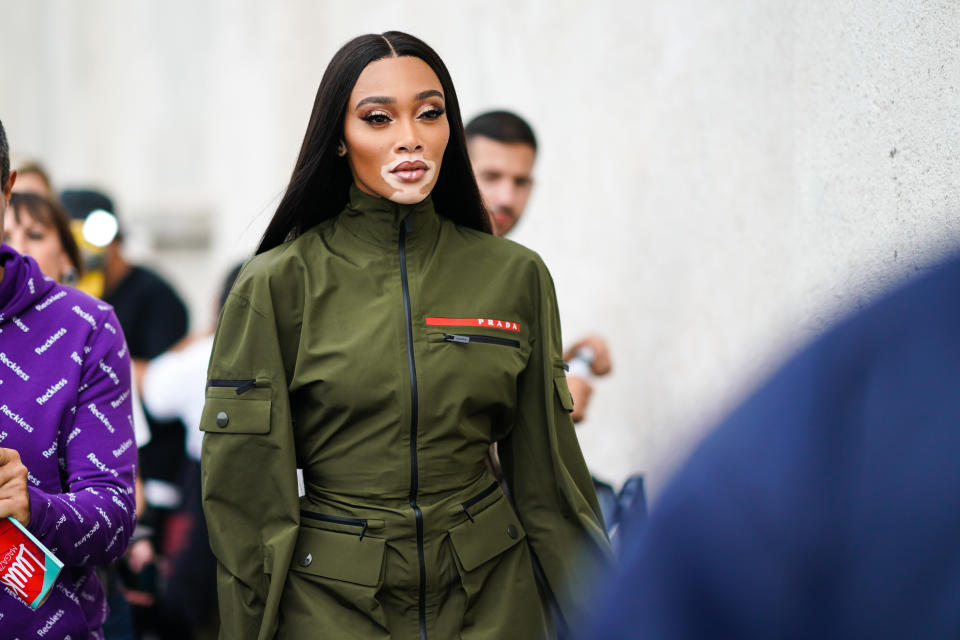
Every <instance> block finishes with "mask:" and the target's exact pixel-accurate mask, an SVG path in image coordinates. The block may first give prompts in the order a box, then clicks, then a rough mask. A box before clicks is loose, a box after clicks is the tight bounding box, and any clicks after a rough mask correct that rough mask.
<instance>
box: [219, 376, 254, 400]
mask: <svg viewBox="0 0 960 640" xmlns="http://www.w3.org/2000/svg"><path fill="white" fill-rule="evenodd" d="M207 386H208V387H236V389H237V395H238V396H239V395H240V394H242V393H246V392H247V391H250V389H253V388H254V387H256V386H257V381H256V379H253V380H211V381H210V382H208V383H207Z"/></svg>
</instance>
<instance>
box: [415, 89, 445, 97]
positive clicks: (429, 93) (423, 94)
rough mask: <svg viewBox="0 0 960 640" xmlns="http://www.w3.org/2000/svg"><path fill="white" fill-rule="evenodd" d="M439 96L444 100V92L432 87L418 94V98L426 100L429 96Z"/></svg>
mask: <svg viewBox="0 0 960 640" xmlns="http://www.w3.org/2000/svg"><path fill="white" fill-rule="evenodd" d="M433 97H437V98H440V99H441V100H443V94H442V93H440V92H439V91H437V90H436V89H430V90H429V91H421V92H420V93H418V94H417V95H416V99H417V100H426V99H427V98H433Z"/></svg>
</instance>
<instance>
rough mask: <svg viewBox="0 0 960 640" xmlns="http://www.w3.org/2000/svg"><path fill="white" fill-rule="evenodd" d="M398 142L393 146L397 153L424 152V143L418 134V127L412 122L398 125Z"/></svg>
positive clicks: (405, 121) (407, 121)
mask: <svg viewBox="0 0 960 640" xmlns="http://www.w3.org/2000/svg"><path fill="white" fill-rule="evenodd" d="M398 124H399V125H400V126H399V128H398V129H397V133H398V137H397V142H396V144H394V146H393V150H394V152H396V153H413V152H415V151H423V141H422V140H421V139H420V136H419V135H418V133H417V127H416V125H415V124H414V123H413V122H412V121H410V120H403V121H402V122H399V123H398Z"/></svg>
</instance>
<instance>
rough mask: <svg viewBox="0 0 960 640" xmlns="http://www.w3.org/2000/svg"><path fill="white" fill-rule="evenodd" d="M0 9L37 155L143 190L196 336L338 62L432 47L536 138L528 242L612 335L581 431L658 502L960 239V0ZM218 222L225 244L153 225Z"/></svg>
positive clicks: (15, 117)
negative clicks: (709, 445) (724, 424)
mask: <svg viewBox="0 0 960 640" xmlns="http://www.w3.org/2000/svg"><path fill="white" fill-rule="evenodd" d="M0 11H2V15H3V16H4V19H3V27H2V33H0V60H2V61H3V72H2V74H3V75H2V78H3V79H2V83H0V119H2V120H3V122H4V124H5V125H6V127H7V130H8V133H9V136H10V139H11V142H12V145H13V148H14V150H15V152H18V153H19V154H20V156H22V157H32V158H39V159H41V160H43V161H44V162H46V163H47V164H48V165H49V167H50V168H51V170H52V171H53V173H54V177H55V179H56V180H57V181H58V183H59V185H60V186H67V185H72V184H80V183H89V182H92V183H95V184H99V185H102V186H103V187H104V188H106V189H109V190H110V191H111V192H112V193H113V194H115V196H116V199H117V201H118V203H119V205H120V211H121V214H122V215H123V216H124V218H125V220H126V221H127V222H128V226H129V227H130V229H131V247H130V251H131V253H133V254H134V255H135V256H137V257H140V258H143V259H146V260H148V261H149V262H151V263H153V264H155V265H156V266H157V267H158V268H159V269H160V270H161V271H163V272H165V273H167V274H168V275H169V276H170V277H171V278H172V279H173V280H174V281H175V282H176V283H177V284H178V285H179V286H180V287H181V288H182V290H183V291H184V293H185V295H186V296H187V297H188V298H189V300H190V303H191V306H192V307H193V310H194V316H195V326H197V327H198V328H202V325H204V324H206V323H208V322H209V319H210V312H209V303H208V302H207V298H208V297H209V296H210V295H212V292H213V291H214V290H215V288H216V280H217V279H218V278H219V277H220V274H221V273H222V272H223V271H224V270H225V269H226V267H227V264H228V263H229V262H230V261H231V260H234V259H237V258H239V257H241V256H243V255H245V254H246V253H248V252H249V251H250V250H251V249H252V247H253V245H254V243H255V241H256V238H257V237H258V235H259V234H260V232H261V231H262V229H263V227H264V226H265V224H266V221H267V220H268V219H269V216H270V215H271V213H272V208H273V207H274V206H275V204H276V201H277V198H278V196H279V194H280V193H281V192H282V189H283V187H284V185H285V181H286V179H287V177H288V176H289V171H290V169H291V168H292V165H293V161H294V159H295V156H296V153H297V150H298V147H299V143H300V140H301V137H302V135H303V130H304V128H305V125H306V121H307V117H308V114H309V109H310V106H311V104H312V100H313V94H314V92H315V90H316V86H317V84H318V82H319V79H320V76H321V74H322V72H323V69H324V67H325V65H326V63H327V61H328V60H329V58H330V56H331V55H332V53H333V52H334V51H335V50H336V49H337V47H339V45H340V44H342V43H343V42H344V41H346V40H347V39H349V38H350V37H352V36H353V35H356V34H358V33H363V32H370V31H384V30H387V29H392V28H398V29H402V30H408V31H410V32H412V33H415V34H417V35H419V36H421V37H423V38H424V39H425V40H426V41H428V42H429V43H430V44H431V45H433V46H434V47H435V48H436V49H437V50H438V51H439V52H440V54H441V56H442V57H443V58H444V59H445V61H446V62H447V64H448V66H449V68H450V70H451V72H452V74H453V77H454V81H455V83H456V84H457V88H458V92H459V94H460V100H461V105H462V107H463V109H464V112H465V113H466V114H473V113H476V112H478V111H480V110H483V109H487V108H492V107H508V108H513V109H515V110H517V111H519V112H520V113H522V114H524V115H526V116H527V117H528V118H529V119H530V120H531V122H532V123H533V124H534V126H535V127H536V129H537V132H538V134H539V137H540V139H541V145H542V146H541V153H540V159H539V163H538V167H537V187H536V191H535V193H534V196H533V199H532V202H531V206H530V209H529V211H528V215H527V218H526V219H525V220H524V221H523V223H522V224H521V226H520V227H519V229H518V231H517V232H516V235H515V239H516V240H518V241H520V242H522V243H524V244H527V245H529V246H531V247H533V248H535V249H536V250H538V251H539V252H541V254H542V255H543V256H544V258H545V259H546V261H547V263H548V264H549V265H550V267H551V269H552V271H553V274H554V278H555V280H556V283H557V291H558V295H559V298H560V303H561V309H562V316H563V320H564V326H565V334H566V335H567V337H568V338H573V337H575V336H578V335H581V334H583V333H586V332H589V331H596V332H599V333H602V334H603V335H605V336H606V337H607V338H608V340H609V342H610V344H611V347H612V349H613V353H614V357H615V367H616V368H615V372H614V373H613V374H612V375H611V376H610V377H608V378H606V379H604V380H601V381H599V382H598V384H597V389H596V393H595V396H594V405H593V407H592V413H591V415H590V417H589V419H588V421H587V422H586V423H585V424H584V425H583V426H582V427H581V429H580V434H581V441H582V443H583V446H584V449H585V453H586V455H587V459H588V462H590V463H591V465H592V466H594V467H595V469H596V470H597V472H598V474H599V475H601V476H603V477H606V478H608V479H611V480H614V481H619V480H621V479H622V478H623V477H625V476H626V475H627V474H628V473H631V472H635V471H642V472H646V473H647V474H648V476H649V480H650V486H651V488H652V489H653V490H654V491H656V490H657V489H658V488H659V487H660V486H662V482H663V481H664V479H665V478H666V475H667V473H668V471H669V469H670V468H672V466H673V465H674V464H676V462H677V461H678V460H679V458H680V456H682V455H683V454H684V453H685V452H686V451H687V450H688V449H689V447H690V446H691V445H692V443H693V442H694V441H695V438H696V437H697V436H698V435H699V434H700V433H702V430H703V429H704V428H706V426H708V425H709V424H710V423H711V422H712V421H714V420H715V419H717V418H718V417H719V416H720V415H722V413H723V412H724V411H726V410H728V409H729V408H730V406H731V405H732V404H733V403H734V402H736V401H737V399H738V398H740V397H742V395H743V394H744V393H746V392H748V391H749V389H750V388H751V386H752V385H754V384H755V383H756V381H757V380H758V378H759V377H760V376H762V375H763V374H765V373H767V372H769V370H770V369H771V368H772V367H773V366H775V365H776V363H777V362H779V361H780V360H781V359H782V358H783V357H785V356H786V355H787V354H788V353H789V352H791V351H792V350H793V349H795V348H796V347H797V346H799V345H800V344H802V343H803V342H805V341H807V340H809V339H810V338H812V337H813V336H815V335H816V334H817V333H818V332H820V331H821V330H823V328H824V327H826V326H827V325H828V324H829V323H830V322H831V321H832V320H833V319H835V318H836V317H837V316H838V314H840V313H843V312H844V311H845V310H847V309H850V308H856V307H859V306H862V305H863V304H865V303H866V302H867V301H868V300H870V299H872V298H873V297H874V296H875V295H876V294H877V293H878V292H880V291H882V290H884V289H886V288H888V287H889V286H891V285H892V284H893V283H895V282H898V281H900V280H902V279H903V278H905V277H908V276H909V275H911V274H912V273H914V272H916V271H918V270H922V269H925V268H927V267H928V266H929V265H930V264H931V263H933V262H935V261H936V260H937V259H939V258H940V257H942V256H943V255H944V254H946V253H947V252H949V251H950V250H952V249H953V248H954V247H955V246H956V245H957V243H958V241H960V140H958V132H960V108H958V107H960V5H958V4H957V3H956V2H955V1H953V0H942V1H940V2H936V1H934V0H928V1H924V0H899V1H898V0H834V1H830V2H827V1H825V0H809V1H806V2H801V3H772V2H764V1H762V0H727V1H725V2H722V3H720V2H713V1H711V0H680V1H670V2H668V1H666V0H648V1H646V2H615V1H613V0H599V1H596V0H595V1H592V2H586V1H583V2H580V1H576V0H527V1H526V2H523V3H517V2H514V1H512V0H486V1H483V2H479V1H462V2H456V3H425V4H410V3H385V2H374V3H346V2H306V1H304V2H295V1H293V0H288V1H282V2H279V1H278V2H250V1H246V0H245V1H240V2H237V1H232V0H231V1H229V2H228V1H227V0H208V1H206V2H196V1H194V0H167V1H165V2H162V3H160V2H156V3H127V2H121V1H119V0H85V1H84V2H82V3H81V2H75V1H71V0H37V1H34V2H30V3H24V2H21V1H18V0H0ZM203 229H208V230H209V231H210V233H211V247H210V250H209V251H208V252H197V251H195V250H189V249H181V250H172V249H169V248H167V249H163V250H157V249H156V248H155V247H154V245H153V244H152V242H151V239H152V238H154V237H156V236H157V235H164V234H165V235H166V236H168V237H169V238H172V239H173V241H176V238H177V237H178V236H177V234H178V233H182V234H183V235H184V236H189V235H191V234H195V233H199V232H202V230H203ZM198 230H199V231H198ZM771 428H776V425H771Z"/></svg>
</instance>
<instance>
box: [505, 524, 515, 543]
mask: <svg viewBox="0 0 960 640" xmlns="http://www.w3.org/2000/svg"><path fill="white" fill-rule="evenodd" d="M507 535H508V536H510V537H511V538H512V539H514V540H516V539H517V528H516V527H515V526H513V525H512V524H508V525H507Z"/></svg>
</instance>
